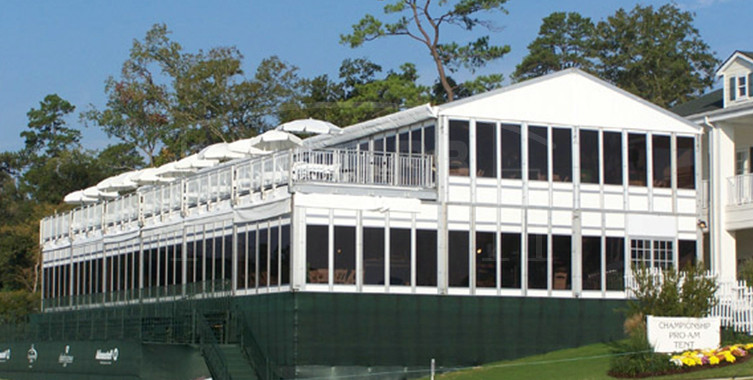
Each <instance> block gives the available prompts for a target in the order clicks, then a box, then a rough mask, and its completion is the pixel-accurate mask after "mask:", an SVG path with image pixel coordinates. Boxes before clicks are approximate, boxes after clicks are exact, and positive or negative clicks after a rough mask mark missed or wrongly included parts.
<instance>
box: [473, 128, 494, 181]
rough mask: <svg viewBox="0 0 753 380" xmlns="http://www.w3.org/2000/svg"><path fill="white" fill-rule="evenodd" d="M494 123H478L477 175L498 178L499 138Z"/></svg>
mask: <svg viewBox="0 0 753 380" xmlns="http://www.w3.org/2000/svg"><path fill="white" fill-rule="evenodd" d="M496 128H497V125H496V124H494V123H481V122H479V123H476V175H477V176H478V177H487V178H497V158H496V156H497V139H496V138H495V136H494V135H495V129H496Z"/></svg>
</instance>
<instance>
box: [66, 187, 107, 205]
mask: <svg viewBox="0 0 753 380" xmlns="http://www.w3.org/2000/svg"><path fill="white" fill-rule="evenodd" d="M97 201H99V199H97V198H90V197H87V196H86V195H84V191H83V190H76V191H74V192H72V193H68V195H66V196H65V198H63V202H65V203H68V204H73V205H83V204H89V203H96V202H97Z"/></svg>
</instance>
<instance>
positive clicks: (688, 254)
mask: <svg viewBox="0 0 753 380" xmlns="http://www.w3.org/2000/svg"><path fill="white" fill-rule="evenodd" d="M678 245H679V246H678V247H677V259H678V262H679V263H680V269H681V270H685V269H688V267H692V266H694V265H695V264H696V260H695V257H696V242H695V240H680V241H679V243H678Z"/></svg>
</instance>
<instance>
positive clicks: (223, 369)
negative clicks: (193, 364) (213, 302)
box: [196, 313, 231, 380]
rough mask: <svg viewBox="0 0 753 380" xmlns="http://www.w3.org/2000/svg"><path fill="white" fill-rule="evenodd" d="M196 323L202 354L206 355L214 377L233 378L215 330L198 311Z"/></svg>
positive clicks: (222, 379)
mask: <svg viewBox="0 0 753 380" xmlns="http://www.w3.org/2000/svg"><path fill="white" fill-rule="evenodd" d="M196 325H197V330H198V331H197V333H198V335H199V349H200V350H201V355H202V356H204V359H205V361H206V363H207V367H208V368H209V372H210V373H211V374H212V379H215V380H231V377H230V373H229V372H228V370H227V363H226V362H225V356H224V355H223V354H222V352H221V351H220V346H219V344H218V343H217V337H215V336H214V331H212V329H211V328H210V327H209V323H208V322H207V319H206V318H204V315H203V314H201V313H196Z"/></svg>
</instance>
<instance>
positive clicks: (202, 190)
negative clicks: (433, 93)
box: [40, 150, 436, 244]
mask: <svg viewBox="0 0 753 380" xmlns="http://www.w3.org/2000/svg"><path fill="white" fill-rule="evenodd" d="M433 168H434V161H433V156H431V155H416V154H396V153H375V152H360V151H352V150H290V151H285V152H278V153H275V154H271V155H267V156H261V157H254V158H248V159H241V160H234V161H231V162H228V163H226V164H223V165H221V166H217V167H214V168H209V169H206V170H202V171H200V172H198V173H195V174H193V175H190V176H187V177H183V178H179V179H176V180H175V181H174V182H172V183H169V184H164V185H157V186H149V187H142V188H139V189H138V190H136V191H135V192H132V193H129V194H124V195H122V196H120V197H118V198H116V199H113V200H110V201H101V202H99V203H95V204H91V205H86V206H83V207H80V208H77V209H74V210H72V211H69V212H66V213H62V214H57V215H54V216H49V217H47V218H45V219H43V220H42V221H41V223H40V243H41V244H45V243H49V242H56V241H60V240H61V239H68V238H76V237H80V236H96V235H98V234H99V235H101V234H103V233H107V232H108V231H109V230H113V229H114V230H118V231H128V230H135V229H138V228H139V227H141V226H145V225H154V224H160V223H167V222H170V221H171V220H178V219H180V218H187V217H191V216H197V215H200V214H203V213H207V212H212V211H219V210H222V209H229V208H232V207H236V206H250V205H253V204H255V203H260V202H263V201H265V199H267V197H269V196H271V195H272V194H276V193H279V191H278V189H285V190H287V192H289V193H293V192H296V191H306V192H324V193H338V194H359V195H368V194H373V193H377V192H378V193H379V194H381V195H395V196H413V197H416V198H421V199H434V198H436V186H435V178H434V175H435V174H434V169H433Z"/></svg>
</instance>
